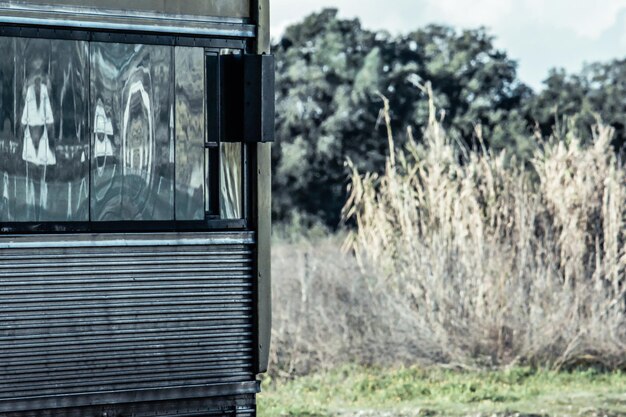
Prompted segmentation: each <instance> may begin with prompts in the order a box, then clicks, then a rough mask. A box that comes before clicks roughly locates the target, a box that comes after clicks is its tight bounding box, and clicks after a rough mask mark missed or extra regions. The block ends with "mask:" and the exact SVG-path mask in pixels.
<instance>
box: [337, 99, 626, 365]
mask: <svg viewBox="0 0 626 417" xmlns="http://www.w3.org/2000/svg"><path fill="white" fill-rule="evenodd" d="M430 109H431V112H430V113H431V115H430V119H429V122H428V125H427V128H426V129H425V131H424V133H423V140H422V141H421V144H418V143H417V142H416V141H415V140H413V138H412V137H411V136H412V135H410V134H409V141H408V145H407V146H406V147H405V148H404V149H396V146H395V145H394V141H393V133H392V132H391V128H389V144H390V145H389V151H390V154H389V157H388V158H387V162H386V169H385V172H384V173H383V174H382V175H380V176H379V175H376V174H372V173H365V174H361V173H360V172H359V170H358V169H357V168H355V167H354V166H352V165H350V166H351V169H352V178H351V185H350V198H349V200H348V202H347V204H346V207H345V212H344V214H345V218H346V219H350V220H351V221H354V222H355V224H356V228H355V231H354V232H352V233H351V234H350V237H349V239H348V240H347V247H348V248H350V249H352V250H353V251H354V253H355V254H356V257H357V259H358V261H359V263H360V265H361V267H362V268H365V269H367V270H370V271H375V273H371V274H370V277H369V278H372V277H374V278H373V279H375V282H374V284H372V283H368V284H367V286H368V288H370V289H376V288H384V291H389V292H390V293H392V294H393V299H394V300H395V305H396V306H398V305H402V306H403V308H404V314H410V315H411V316H412V319H411V320H412V321H413V325H414V334H413V336H412V337H413V339H414V340H415V341H422V340H428V341H429V345H430V348H429V349H430V351H431V352H438V353H437V355H438V356H440V358H439V359H437V360H444V361H454V362H460V363H464V364H486V365H506V364H510V363H514V362H524V363H530V364H538V365H547V366H552V367H557V368H558V367H563V366H574V365H579V364H589V363H591V364H593V365H601V366H603V367H611V368H612V367H616V366H624V362H625V358H626V316H625V311H626V301H625V300H626V277H625V275H624V266H625V263H626V253H625V250H624V242H625V232H626V226H625V224H624V215H625V214H626V212H625V208H626V207H625V201H624V198H625V197H626V182H625V180H626V170H625V169H624V166H623V164H622V163H621V162H620V161H619V160H618V159H617V158H616V156H615V154H614V152H613V151H612V149H611V147H610V143H611V139H612V135H613V130H612V129H611V128H608V127H606V126H603V125H602V124H598V125H597V126H596V127H594V129H593V137H594V140H593V141H592V143H587V144H583V141H582V140H580V139H579V137H580V135H577V134H576V132H575V131H574V130H573V129H570V131H569V132H568V133H567V134H566V135H565V136H553V137H551V138H549V139H546V140H544V141H542V143H543V145H542V146H541V147H540V150H538V151H536V152H535V154H534V157H533V158H532V161H531V163H530V164H517V163H516V162H515V159H514V158H512V159H511V158H509V157H507V155H506V154H505V153H504V152H502V153H493V152H491V151H489V150H486V149H465V148H463V147H462V146H460V145H458V144H457V143H455V142H454V141H453V140H451V139H450V138H449V137H448V136H447V135H446V132H445V131H444V130H443V128H442V127H441V124H440V122H439V121H438V120H436V118H435V116H434V115H435V109H434V105H433V102H432V100H431V102H430ZM388 114H389V112H388V106H387V115H388ZM387 123H388V124H389V116H387ZM409 133H410V132H409ZM477 135H478V136H479V137H480V129H477ZM336 280H337V281H338V282H341V281H342V280H345V278H344V277H341V276H337V277H336ZM361 285H362V284H361ZM371 296H372V297H377V296H379V294H378V293H377V291H376V290H375V291H372V293H371ZM387 296H388V297H392V296H391V295H387ZM378 325H382V323H378ZM391 333H393V332H391ZM391 337H393V335H392V336H391ZM398 342H399V343H400V342H401V341H400V340H398ZM414 345H415V346H417V347H419V346H423V345H424V343H416V344H414ZM433 347H434V348H435V349H433ZM414 354H415V357H424V356H429V355H430V354H429V353H428V352H427V351H425V350H423V351H417V350H416V351H415V352H414Z"/></svg>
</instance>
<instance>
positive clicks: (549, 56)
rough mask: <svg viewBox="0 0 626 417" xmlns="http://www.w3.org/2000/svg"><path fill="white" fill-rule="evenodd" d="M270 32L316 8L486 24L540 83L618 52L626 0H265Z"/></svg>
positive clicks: (398, 21) (413, 20) (406, 23)
mask: <svg viewBox="0 0 626 417" xmlns="http://www.w3.org/2000/svg"><path fill="white" fill-rule="evenodd" d="M270 2H271V7H272V34H273V36H274V37H276V36H279V35H280V34H281V33H282V32H283V31H284V29H285V28H286V27H287V26H288V25H289V24H292V23H294V22H297V21H299V20H301V19H302V18H303V17H304V16H306V15H307V14H309V13H312V12H314V11H319V10H321V9H322V8H323V7H335V8H337V9H339V12H340V16H341V17H345V18H354V17H359V18H360V19H361V22H362V23H363V26H364V27H365V28H368V29H385V30H388V31H389V32H391V33H394V34H396V33H403V32H409V31H411V30H414V29H417V28H419V27H423V26H425V25H427V24H429V23H439V24H446V25H450V26H454V27H457V28H476V27H479V26H485V27H487V28H488V29H489V30H490V32H491V34H493V35H494V36H496V46H497V47H498V48H501V49H504V50H506V51H507V53H508V54H509V56H510V57H511V58H513V59H515V60H516V61H517V62H518V64H519V67H518V73H519V76H520V78H521V79H522V81H524V82H525V83H527V84H528V85H530V86H531V87H532V88H534V89H535V90H537V89H539V88H541V85H542V81H543V80H544V79H545V78H546V76H547V74H548V70H549V69H550V68H554V67H559V68H565V69H566V70H567V71H568V72H570V73H571V72H578V71H580V70H581V69H582V67H583V64H584V63H585V62H596V61H608V60H611V59H614V58H626V0H595V1H594V0H386V1H380V0H270Z"/></svg>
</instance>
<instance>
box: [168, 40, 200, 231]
mask: <svg viewBox="0 0 626 417" xmlns="http://www.w3.org/2000/svg"><path fill="white" fill-rule="evenodd" d="M175 62H176V219H177V220H202V219H204V195H203V191H204V177H205V175H204V161H203V158H204V137H205V134H204V96H205V95H204V49H203V48H182V47H180V48H176V50H175Z"/></svg>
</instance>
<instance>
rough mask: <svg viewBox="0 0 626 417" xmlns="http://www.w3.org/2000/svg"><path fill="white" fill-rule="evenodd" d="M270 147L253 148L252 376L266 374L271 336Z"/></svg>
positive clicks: (259, 146)
mask: <svg viewBox="0 0 626 417" xmlns="http://www.w3.org/2000/svg"><path fill="white" fill-rule="evenodd" d="M271 146H272V144H271V143H258V144H257V145H256V166H257V171H256V175H255V184H254V186H255V190H256V192H255V199H254V204H255V205H256V207H255V219H254V220H255V226H256V230H257V245H256V248H257V250H256V271H255V272H256V275H255V279H256V285H255V287H256V311H257V315H256V323H255V327H256V329H257V346H256V348H257V363H256V372H257V373H263V372H266V371H267V367H268V364H269V350H270V341H271V335H272V263H271V259H272V253H271V234H272V218H271V207H272V198H271V193H270V190H271V183H272V170H271V164H272V161H271V159H272V158H271V149H272V148H271Z"/></svg>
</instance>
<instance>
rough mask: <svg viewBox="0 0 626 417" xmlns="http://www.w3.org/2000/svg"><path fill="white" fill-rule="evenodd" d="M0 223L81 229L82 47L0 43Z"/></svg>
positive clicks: (84, 175)
mask: <svg viewBox="0 0 626 417" xmlns="http://www.w3.org/2000/svg"><path fill="white" fill-rule="evenodd" d="M0 54H2V56H3V57H4V59H3V60H2V61H1V62H0V117H1V121H0V123H1V126H2V131H1V132H0V178H2V182H1V192H2V194H1V195H2V198H1V200H0V220H2V221H5V222H23V221H28V222H49V221H86V220H88V217H89V212H88V209H87V208H88V205H87V201H88V190H87V184H88V175H89V169H88V166H89V163H88V160H87V158H86V156H85V154H86V153H87V152H88V148H89V145H88V140H87V134H86V131H87V129H86V116H87V92H88V87H87V86H88V84H87V82H88V80H87V74H88V72H87V56H88V45H87V43H86V42H74V41H61V40H46V39H21V38H0Z"/></svg>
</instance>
